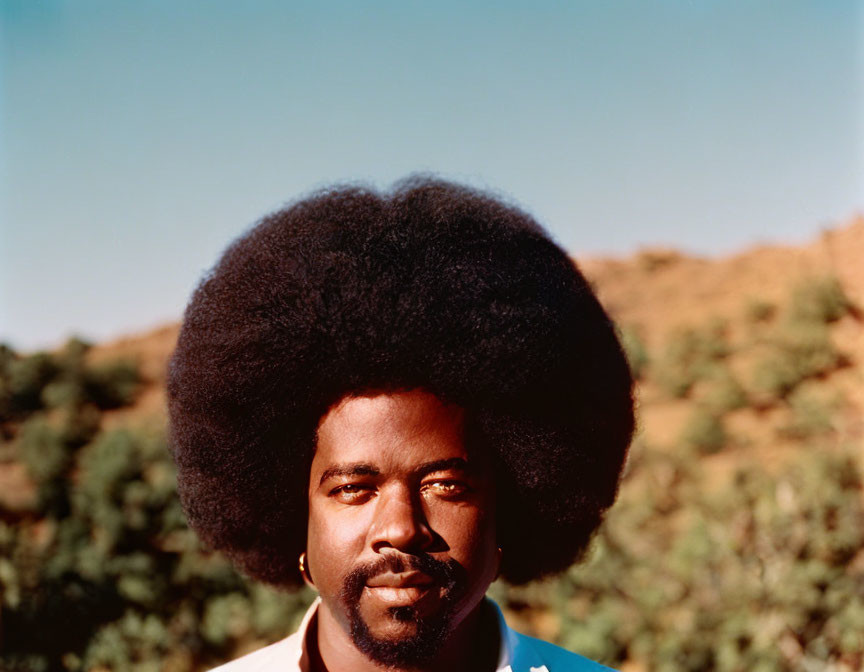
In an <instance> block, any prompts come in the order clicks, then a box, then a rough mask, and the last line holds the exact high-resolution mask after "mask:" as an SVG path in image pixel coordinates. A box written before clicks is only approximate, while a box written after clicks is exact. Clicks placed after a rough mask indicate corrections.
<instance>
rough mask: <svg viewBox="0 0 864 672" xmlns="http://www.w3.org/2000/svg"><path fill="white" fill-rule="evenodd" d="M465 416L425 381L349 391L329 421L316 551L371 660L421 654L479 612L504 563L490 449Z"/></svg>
mask: <svg viewBox="0 0 864 672" xmlns="http://www.w3.org/2000/svg"><path fill="white" fill-rule="evenodd" d="M463 429H464V428H463V414H462V411H461V410H460V409H458V408H455V407H452V406H445V405H443V404H442V403H441V402H440V401H439V400H438V399H437V398H436V397H435V396H433V395H431V394H429V393H427V392H423V391H420V390H415V391H411V392H398V393H393V394H380V395H377V396H372V397H354V398H346V399H344V400H343V401H342V402H341V403H340V404H339V405H337V406H335V407H334V408H333V409H331V410H330V412H329V413H327V415H325V416H324V418H323V419H322V421H321V423H320V425H319V427H318V445H317V449H316V452H315V456H314V459H313V461H312V469H311V473H310V481H309V535H308V542H307V560H308V566H309V571H310V574H311V577H312V580H313V582H314V584H315V587H316V588H317V589H318V591H319V593H320V595H321V599H322V602H323V605H322V608H323V609H326V610H328V611H329V613H330V614H332V616H333V618H334V619H335V620H336V621H337V622H338V623H339V624H340V626H341V627H342V628H343V629H344V630H345V631H346V632H347V633H349V634H350V635H351V637H352V638H353V641H354V644H355V646H356V647H357V648H359V649H360V650H361V651H363V652H364V653H366V654H367V655H368V656H369V657H371V658H373V659H377V660H379V661H381V662H387V663H391V664H399V663H410V662H417V661H419V660H423V659H427V658H429V657H430V656H432V655H434V653H435V651H436V650H437V647H438V646H439V645H440V642H441V641H442V639H443V638H444V637H446V636H447V634H448V633H449V632H451V631H452V630H453V629H454V628H455V627H457V626H458V625H459V623H461V622H462V621H463V619H464V618H465V617H466V616H467V615H468V614H470V613H471V612H472V610H473V609H474V608H475V607H476V606H477V605H478V604H479V602H480V600H481V599H482V598H483V595H484V594H485V592H486V589H487V588H488V587H489V584H490V583H491V582H492V581H493V580H494V578H495V576H496V574H497V570H498V557H497V553H496V547H497V545H496V542H495V520H494V486H493V479H492V468H491V464H490V462H489V460H488V457H487V456H485V455H482V454H475V453H474V452H472V451H469V450H468V448H467V446H466V445H465V441H464V431H463Z"/></svg>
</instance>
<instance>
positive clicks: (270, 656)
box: [210, 632, 300, 672]
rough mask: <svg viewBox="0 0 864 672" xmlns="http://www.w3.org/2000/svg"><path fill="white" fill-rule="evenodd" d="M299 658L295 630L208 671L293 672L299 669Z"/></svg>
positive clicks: (297, 637)
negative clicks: (283, 637) (289, 634)
mask: <svg viewBox="0 0 864 672" xmlns="http://www.w3.org/2000/svg"><path fill="white" fill-rule="evenodd" d="M299 658H300V636H299V634H298V633H296V632H295V633H294V634H293V635H291V636H289V637H286V638H285V639H283V640H280V641H278V642H276V643H275V644H270V646H265V647H264V648H263V649H258V650H257V651H253V652H252V653H248V654H246V655H245V656H242V657H240V658H237V659H236V660H232V661H231V662H228V663H225V664H224V665H220V666H219V667H216V668H214V669H212V670H211V671H210V672H265V671H267V672H269V671H270V670H274V669H279V670H284V671H285V672H293V671H294V670H300V666H299ZM292 665H293V667H292Z"/></svg>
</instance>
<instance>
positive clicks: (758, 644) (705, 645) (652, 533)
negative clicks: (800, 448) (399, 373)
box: [500, 451, 864, 672]
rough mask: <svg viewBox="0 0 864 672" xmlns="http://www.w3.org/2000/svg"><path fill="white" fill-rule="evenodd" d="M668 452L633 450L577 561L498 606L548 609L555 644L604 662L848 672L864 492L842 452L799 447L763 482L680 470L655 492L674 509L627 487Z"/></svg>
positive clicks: (863, 606) (861, 646)
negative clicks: (683, 474)
mask: <svg viewBox="0 0 864 672" xmlns="http://www.w3.org/2000/svg"><path fill="white" fill-rule="evenodd" d="M669 459H670V458H669V457H668V456H661V455H650V454H648V455H644V456H643V457H642V458H640V461H641V462H642V464H641V466H640V469H639V470H637V471H635V472H634V473H633V474H632V475H631V476H630V479H631V482H630V483H628V484H627V485H626V486H625V487H624V488H623V489H622V494H621V500H620V501H619V503H618V504H617V505H616V506H615V508H613V509H612V510H611V511H610V513H609V516H608V519H607V522H606V524H605V525H604V526H603V528H601V530H600V532H599V534H598V538H597V540H596V543H595V546H594V548H593V550H592V552H591V554H590V557H589V558H588V559H587V561H586V563H585V564H583V565H582V566H580V567H575V568H573V569H572V570H571V571H570V572H569V573H568V574H567V575H566V576H565V577H563V578H562V579H561V580H559V581H556V582H550V583H549V584H546V585H545V587H544V588H545V592H544V593H539V592H535V593H534V594H533V595H529V594H528V593H526V592H524V591H519V590H515V589H511V590H509V591H502V592H503V593H504V595H503V596H501V597H500V599H502V602H503V603H504V604H505V605H506V604H508V599H509V598H510V597H512V598H513V599H515V600H516V601H517V602H518V601H521V603H522V605H523V607H524V606H525V604H526V603H528V604H529V605H530V604H532V603H533V604H538V603H541V602H542V603H545V604H548V605H550V606H551V607H552V609H553V610H554V613H555V614H556V615H557V635H555V636H554V637H553V638H554V639H555V641H556V642H557V643H561V644H571V645H573V646H578V649H579V650H580V651H581V652H583V653H590V654H591V655H595V656H597V658H599V660H600V661H601V662H603V663H605V664H607V665H611V666H613V667H620V666H621V665H622V664H623V663H625V661H626V662H629V663H630V664H632V665H634V667H635V666H639V667H644V669H650V670H668V671H670V672H672V671H673V670H674V671H676V672H677V671H683V672H687V671H694V672H695V671H700V672H701V671H702V670H716V671H719V670H728V671H733V670H776V671H778V672H787V671H788V672H792V671H793V670H802V669H844V668H843V667H842V665H841V663H843V664H845V665H846V669H860V667H861V663H862V662H864V636H862V632H864V631H862V627H861V626H862V623H864V591H862V587H864V566H862V565H861V563H853V562H852V559H853V558H854V557H856V555H857V554H859V553H860V552H861V551H862V549H864V527H862V526H861V524H860V521H861V520H862V519H864V499H862V489H861V476H860V473H859V469H858V467H857V463H856V461H855V459H854V458H853V457H852V455H851V454H850V455H847V454H845V453H835V452H828V451H810V452H807V453H805V454H802V455H801V458H800V460H798V461H796V462H795V463H793V464H791V465H787V466H786V467H785V468H783V469H782V470H781V471H780V473H779V474H778V475H777V476H776V477H775V478H772V477H769V476H768V475H767V474H765V472H764V471H763V470H762V469H761V468H760V466H759V465H758V464H755V463H754V464H751V465H747V466H745V467H744V468H742V469H740V471H739V472H738V473H737V475H736V476H735V477H734V478H733V479H732V480H731V482H730V483H728V484H727V485H725V486H722V487H718V486H719V484H717V483H715V482H714V480H715V477H714V476H712V475H711V474H706V475H705V476H699V475H698V474H697V473H695V472H691V473H690V476H689V481H682V482H676V483H673V484H671V485H670V486H669V487H668V488H667V492H666V493H665V496H672V497H675V498H677V499H679V500H680V504H679V507H678V508H677V509H676V512H677V513H676V515H674V516H671V515H659V514H658V513H657V512H656V511H653V510H651V509H652V507H653V501H654V500H653V499H652V497H651V496H650V495H651V493H652V492H653V491H654V490H653V489H652V488H648V489H644V488H642V487H633V486H634V483H633V481H632V479H634V478H636V479H641V478H642V477H643V476H646V475H648V474H650V473H652V472H654V471H656V469H657V468H658V466H661V463H663V462H664V461H665V462H668V460H669ZM658 461H659V462H658ZM709 479H710V480H709ZM646 509H648V510H647V511H646ZM536 590H537V589H536V588H535V591H536ZM525 611H526V610H525V609H524V608H523V613H525ZM595 617H596V618H595ZM546 622H548V621H546ZM779 642H790V643H794V646H787V645H783V646H778V643H779Z"/></svg>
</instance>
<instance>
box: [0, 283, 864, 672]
mask: <svg viewBox="0 0 864 672" xmlns="http://www.w3.org/2000/svg"><path fill="white" fill-rule="evenodd" d="M820 282H821V281H820ZM801 287H802V288H803V287H805V284H802V285H801ZM842 305H845V306H846V307H845V308H842V310H841V308H840V306H842ZM748 310H749V309H748ZM759 310H760V311H761V312H759V311H756V309H755V308H754V309H753V313H754V316H753V318H752V321H753V324H752V330H753V331H755V332H758V333H759V334H760V335H761V336H763V337H764V338H763V341H762V342H761V344H760V343H757V344H756V346H755V347H757V348H758V347H764V349H765V350H767V352H766V351H763V356H762V359H761V360H760V361H759V362H757V365H756V367H755V369H754V371H753V379H752V381H750V383H751V384H750V386H749V387H748V389H747V390H745V389H744V388H743V387H742V385H741V383H740V381H739V380H738V379H737V378H736V376H735V374H734V373H733V371H734V370H735V367H732V366H730V361H729V359H730V356H731V355H733V354H734V355H735V357H736V358H737V356H738V353H739V352H740V347H741V346H740V344H734V345H733V343H732V342H731V341H730V336H729V332H728V330H727V329H726V326H725V324H724V323H722V322H720V321H713V322H711V323H709V324H707V325H703V326H701V327H699V328H693V329H688V330H683V331H680V332H676V333H675V334H673V335H672V337H671V338H670V339H669V340H668V341H667V343H666V344H665V348H664V350H663V352H662V353H661V354H660V357H654V356H652V355H653V353H649V352H648V350H647V348H646V346H645V343H644V341H643V340H642V338H641V334H640V333H639V332H638V330H635V329H633V328H624V329H622V330H621V332H620V336H621V340H622V345H623V347H624V348H625V351H626V352H627V356H628V360H629V361H630V364H631V367H632V368H633V371H634V374H635V375H637V377H644V376H646V375H647V376H649V377H650V379H651V380H652V381H656V382H657V384H658V385H659V386H660V388H661V389H662V390H664V391H665V392H666V393H667V394H669V395H670V396H673V397H676V398H681V397H687V396H692V399H693V400H694V403H693V407H692V409H691V414H690V417H689V418H688V420H687V422H686V424H685V427H684V429H683V431H682V433H681V437H680V442H679V446H678V449H677V450H675V451H673V450H666V451H659V450H655V449H652V448H651V447H650V446H646V445H643V444H641V443H640V444H639V445H637V446H635V447H634V449H633V451H632V454H631V459H630V462H629V464H628V472H627V477H626V479H627V482H626V483H625V484H624V485H623V487H622V489H621V498H620V501H619V502H618V503H617V504H616V506H615V507H614V508H613V509H612V510H611V511H610V514H609V516H608V519H607V522H606V524H605V525H604V527H603V528H602V529H601V531H600V532H599V534H598V536H597V540H596V544H595V546H594V548H593V551H592V552H591V554H590V556H589V558H588V560H587V562H586V563H584V564H583V565H581V566H579V567H575V568H573V569H572V570H571V571H570V572H569V573H567V574H566V575H565V576H563V577H561V578H560V579H557V580H553V581H550V582H548V583H546V584H540V585H533V586H527V587H520V588H508V587H506V586H503V585H496V586H493V590H492V593H493V595H494V596H495V597H496V599H498V600H499V601H500V602H501V604H502V606H503V607H504V608H505V609H510V610H511V611H518V612H519V613H520V614H522V615H523V616H524V617H525V618H526V619H529V620H528V623H529V624H530V623H531V622H532V621H531V620H530V619H531V617H532V615H537V614H541V613H542V614H543V618H537V619H536V621H533V622H535V623H536V624H537V625H538V627H539V626H543V625H545V627H546V628H547V629H546V630H542V628H540V629H541V631H539V632H537V633H536V634H541V635H543V636H545V637H550V638H552V639H553V640H554V641H556V642H557V643H559V644H561V645H563V646H566V647H568V648H571V649H573V650H577V651H579V652H581V653H582V654H583V655H587V656H589V657H592V658H595V659H599V660H601V661H602V662H605V663H606V664H608V665H612V666H614V667H618V666H620V665H622V664H623V663H625V661H626V662H630V663H634V662H635V665H636V667H637V668H639V666H642V667H643V668H644V669H647V670H657V671H661V672H663V671H667V670H668V671H672V670H684V671H687V670H708V671H716V672H726V671H728V672H732V671H739V670H742V671H743V670H777V671H780V672H783V671H786V670H790V671H791V670H807V669H814V670H815V669H832V668H831V666H834V668H836V669H850V670H851V669H861V668H862V667H864V635H862V633H864V526H862V525H861V521H862V520H864V497H862V480H861V475H860V473H859V468H858V466H857V464H856V462H855V460H854V459H852V457H850V456H849V455H847V454H846V453H844V452H843V451H840V450H838V449H837V447H836V446H834V445H833V444H831V445H827V444H826V443H822V442H824V441H825V440H826V438H832V439H836V435H837V431H836V429H837V424H838V423H836V422H835V419H834V418H835V415H836V412H837V410H838V402H837V400H836V399H834V398H832V397H831V396H829V395H825V394H820V388H819V387H818V386H816V385H814V380H815V379H818V378H820V377H825V376H829V375H831V374H832V373H833V372H834V371H835V370H836V369H837V368H838V367H840V366H842V365H843V363H844V355H843V354H842V353H840V352H839V351H838V350H837V348H836V347H835V346H834V344H833V342H832V340H831V334H830V331H829V326H828V325H829V323H830V322H831V321H832V320H835V319H838V317H839V316H842V314H844V313H843V311H848V310H852V308H851V307H850V306H849V303H848V300H846V302H845V303H844V302H843V301H841V300H840V299H838V293H837V289H836V287H834V288H833V289H832V284H831V283H830V282H828V281H825V282H822V283H821V284H820V283H816V284H814V283H812V282H811V283H809V285H807V288H806V290H805V289H801V288H799V289H796V291H795V293H793V295H792V296H791V297H790V299H789V301H788V302H787V304H786V306H785V307H783V308H777V309H776V310H775V309H774V308H772V309H771V310H770V311H767V310H763V309H762V308H760V309H759ZM756 312H759V316H758V317H757V316H755V313H756ZM757 354H758V353H757ZM89 358H90V353H89V346H88V345H87V344H86V343H84V342H82V341H78V340H72V341H70V342H69V343H68V344H67V345H66V347H64V348H63V349H62V350H61V351H60V352H58V353H53V354H48V353H36V354H33V355H27V356H24V355H19V354H17V353H15V352H14V351H12V350H11V349H10V348H6V347H0V428H2V434H3V438H4V439H5V440H6V443H7V446H8V447H11V452H12V454H13V455H14V456H15V458H16V459H17V460H19V461H21V462H22V463H23V464H24V465H25V466H26V468H27V471H28V473H29V474H30V477H31V479H32V480H33V482H34V484H35V485H36V486H37V488H38V491H39V498H38V502H37V504H36V506H35V508H34V510H32V511H24V512H22V511H20V510H16V511H11V510H10V511H5V510H3V508H2V504H0V611H2V619H0V642H2V644H0V646H2V649H0V669H3V670H21V671H22V672H36V671H42V670H44V671H45V672H55V671H60V670H70V671H75V670H90V669H99V670H105V671H114V670H116V671H119V670H131V671H133V672H149V671H150V670H153V671H154V672H155V670H163V669H165V670H167V669H170V670H175V671H176V672H187V671H188V672H192V671H195V670H201V669H207V668H209V667H212V666H213V665H215V664H217V663H219V662H221V661H224V660H226V659H229V658H231V657H234V655H235V654H236V651H237V648H238V647H247V646H249V645H250V644H251V643H253V642H259V643H263V642H266V641H273V640H275V639H277V638H280V637H282V636H284V635H285V634H286V633H287V632H289V631H291V630H292V629H293V627H295V626H296V623H297V621H298V619H299V617H300V615H301V614H302V611H303V610H304V608H305V606H306V605H307V604H308V602H309V600H310V599H311V595H310V594H309V593H308V592H303V593H299V594H291V595H285V594H280V593H277V592H274V591H273V590H270V589H269V588H266V587H263V586H259V585H252V584H250V583H249V582H247V581H246V580H245V579H244V578H243V577H241V576H239V575H238V574H237V573H236V572H235V571H234V570H233V569H232V568H231V566H230V565H229V564H228V563H227V562H226V561H225V560H224V559H223V558H221V557H220V556H218V555H215V554H212V553H209V552H207V550H206V549H203V548H201V546H200V545H199V543H198V541H197V539H196V537H195V535H194V534H193V533H192V532H191V531H190V530H189V529H188V528H187V526H186V523H185V520H184V517H183V513H182V511H181V509H180V506H179V503H178V501H177V497H176V485H175V476H174V468H173V465H172V463H171V461H170V459H169V456H168V451H167V449H166V445H165V438H164V435H163V432H162V430H161V428H160V429H154V430H147V429H140V428H139V429H130V428H125V429H123V428H115V429H111V430H108V429H106V428H105V427H104V426H103V423H102V419H103V417H104V415H105V413H106V412H108V411H110V410H111V409H113V408H120V407H123V406H124V405H126V404H128V403H130V402H131V401H133V400H134V396H135V394H136V392H137V388H138V386H139V381H140V379H139V375H138V373H137V370H136V367H135V365H134V363H132V362H122V361H120V362H105V363H102V364H99V365H98V366H96V365H93V364H92V363H91V362H90V359H89ZM732 363H734V364H737V362H732ZM760 394H761V395H765V396H767V397H768V398H769V399H770V400H771V404H772V405H774V406H775V407H778V408H780V409H785V411H784V414H783V416H781V417H783V418H785V424H782V425H781V426H780V427H779V430H778V431H779V432H780V433H781V435H782V436H784V437H786V438H791V439H794V440H795V441H798V442H800V443H801V450H800V451H799V452H800V455H799V457H798V459H797V461H795V462H794V463H792V464H791V465H789V466H787V467H785V468H783V469H782V470H781V471H780V472H779V473H778V474H774V475H768V474H766V473H765V472H764V471H763V470H762V468H761V466H760V465H759V464H757V463H752V464H745V465H742V466H740V467H739V470H738V472H737V474H736V475H735V476H734V477H733V478H731V480H729V481H728V482H727V481H723V480H720V479H718V478H717V477H716V472H711V471H707V470H706V471H705V472H704V473H703V471H702V469H703V468H705V465H706V464H708V463H710V462H711V461H713V460H716V459H718V458H716V457H711V455H712V454H713V453H716V452H717V451H720V450H723V449H724V448H725V447H726V446H727V445H728V444H729V443H730V438H729V433H728V431H727V429H726V421H725V419H724V416H725V414H727V413H728V412H730V411H735V410H736V409H740V408H742V407H744V406H745V405H747V404H748V403H751V402H752V400H753V399H754V398H756V399H757V400H758V395H760ZM112 424H113V423H112ZM775 427H777V425H775ZM736 431H737V426H736ZM681 448H684V450H681ZM718 457H719V459H723V458H724V457H725V455H724V456H718ZM0 466H2V465H0ZM550 614H551V616H552V618H551V619H550V617H549V616H550ZM550 624H551V625H550ZM550 628H551V629H550ZM44 633H51V636H50V637H46V636H45V634H44Z"/></svg>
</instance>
